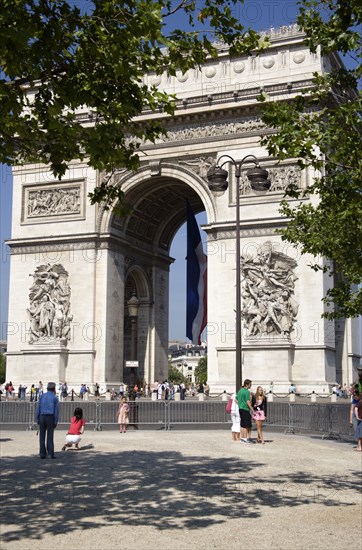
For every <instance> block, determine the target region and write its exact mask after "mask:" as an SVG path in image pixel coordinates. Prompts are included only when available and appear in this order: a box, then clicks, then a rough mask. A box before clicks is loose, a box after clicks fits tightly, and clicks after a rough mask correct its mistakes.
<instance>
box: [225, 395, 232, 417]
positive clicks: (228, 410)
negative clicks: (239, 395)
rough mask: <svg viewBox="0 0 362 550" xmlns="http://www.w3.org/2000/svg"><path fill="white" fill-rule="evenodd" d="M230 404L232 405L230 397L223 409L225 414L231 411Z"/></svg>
mask: <svg viewBox="0 0 362 550" xmlns="http://www.w3.org/2000/svg"><path fill="white" fill-rule="evenodd" d="M232 405H233V400H232V399H231V398H230V399H229V401H228V402H227V404H226V407H225V411H226V412H227V414H230V413H231V407H232Z"/></svg>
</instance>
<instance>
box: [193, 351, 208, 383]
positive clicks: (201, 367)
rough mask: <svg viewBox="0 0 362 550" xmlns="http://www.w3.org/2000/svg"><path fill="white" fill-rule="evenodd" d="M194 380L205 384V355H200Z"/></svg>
mask: <svg viewBox="0 0 362 550" xmlns="http://www.w3.org/2000/svg"><path fill="white" fill-rule="evenodd" d="M195 380H196V382H197V383H198V384H206V382H207V357H201V359H200V361H199V363H198V365H197V367H196V369H195Z"/></svg>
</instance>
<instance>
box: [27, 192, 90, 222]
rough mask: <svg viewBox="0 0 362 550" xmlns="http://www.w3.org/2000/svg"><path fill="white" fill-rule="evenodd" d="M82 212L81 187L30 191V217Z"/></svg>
mask: <svg viewBox="0 0 362 550" xmlns="http://www.w3.org/2000/svg"><path fill="white" fill-rule="evenodd" d="M79 213H80V187H79V186H77V187H67V188H66V189H43V190H37V191H29V197H28V217H29V218H31V217H35V216H36V217H38V216H49V215H55V214H79Z"/></svg>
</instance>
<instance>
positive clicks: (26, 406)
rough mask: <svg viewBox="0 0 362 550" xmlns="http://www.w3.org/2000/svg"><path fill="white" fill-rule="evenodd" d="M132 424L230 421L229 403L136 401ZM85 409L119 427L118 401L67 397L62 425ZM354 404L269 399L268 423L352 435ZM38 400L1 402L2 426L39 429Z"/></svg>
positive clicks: (94, 419) (92, 421) (97, 422)
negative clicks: (75, 411)
mask: <svg viewBox="0 0 362 550" xmlns="http://www.w3.org/2000/svg"><path fill="white" fill-rule="evenodd" d="M128 404H129V407H130V411H129V424H130V427H134V428H135V429H138V428H142V426H148V427H154V428H158V429H164V430H170V429H172V427H177V426H181V425H182V426H183V427H187V426H201V425H202V426H205V425H225V426H226V425H228V424H229V425H230V415H228V414H227V413H226V411H225V405H226V402H225V401H215V400H209V401H196V400H185V401H163V400H158V401H151V400H148V399H137V400H136V401H130V402H129V403H128ZM77 406H79V407H82V409H83V416H84V418H85V419H86V422H87V428H88V429H89V428H91V427H93V428H94V430H102V429H103V427H107V426H112V425H113V426H116V424H117V411H118V407H119V402H118V401H79V402H78V401H65V402H62V403H60V418H59V425H60V426H63V427H67V426H68V425H69V420H70V418H71V417H72V416H73V413H74V409H75V407H77ZM349 411H350V404H349V403H341V404H334V403H323V404H319V403H275V402H273V403H268V415H267V421H266V423H265V425H266V426H271V427H276V428H280V429H283V430H284V431H285V433H292V434H293V433H300V432H314V433H319V434H322V436H323V437H331V438H340V437H341V436H353V430H352V429H351V428H350V425H349ZM35 412H36V403H31V402H26V401H1V402H0V424H2V425H9V426H12V425H22V426H25V427H26V428H27V429H35V428H36V421H35Z"/></svg>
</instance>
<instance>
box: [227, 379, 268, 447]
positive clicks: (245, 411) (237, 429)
mask: <svg viewBox="0 0 362 550" xmlns="http://www.w3.org/2000/svg"><path fill="white" fill-rule="evenodd" d="M251 384H252V382H251V380H249V379H248V378H247V379H246V380H244V384H243V386H242V387H241V388H240V390H239V391H238V392H237V393H236V392H235V393H233V395H232V396H231V400H232V403H231V413H230V416H231V421H232V426H231V437H232V439H233V441H240V443H253V441H252V440H251V428H252V421H254V422H255V424H256V428H257V431H258V436H257V443H261V444H264V443H265V441H264V435H263V422H264V420H266V417H267V400H266V396H265V395H264V390H263V388H262V387H261V386H258V387H257V388H256V393H255V394H252V393H251V392H250V388H251Z"/></svg>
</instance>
